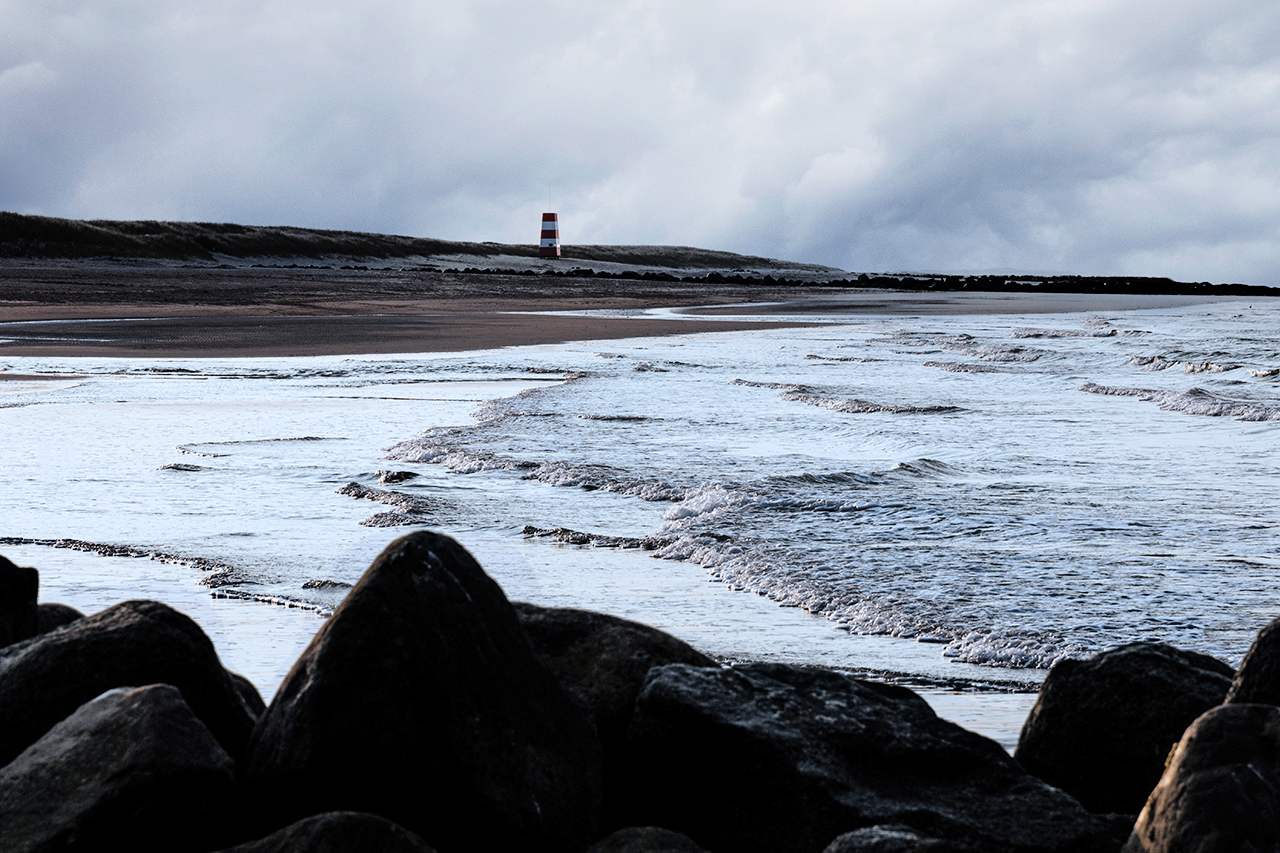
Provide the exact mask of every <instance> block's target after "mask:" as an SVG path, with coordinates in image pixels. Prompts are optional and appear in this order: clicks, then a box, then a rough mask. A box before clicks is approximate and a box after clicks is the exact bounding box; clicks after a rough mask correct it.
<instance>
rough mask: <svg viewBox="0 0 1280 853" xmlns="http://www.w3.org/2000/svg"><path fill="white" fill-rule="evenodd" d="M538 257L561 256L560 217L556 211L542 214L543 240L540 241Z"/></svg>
mask: <svg viewBox="0 0 1280 853" xmlns="http://www.w3.org/2000/svg"><path fill="white" fill-rule="evenodd" d="M538 257H540V258H558V257H560V219H559V217H558V216H556V214H554V213H544V214H542V241H541V242H539V243H538Z"/></svg>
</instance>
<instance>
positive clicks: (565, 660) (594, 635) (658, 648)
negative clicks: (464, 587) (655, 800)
mask: <svg viewBox="0 0 1280 853" xmlns="http://www.w3.org/2000/svg"><path fill="white" fill-rule="evenodd" d="M513 604H514V606H515V608H516V615H518V616H519V617H520V624H521V625H522V626H523V627H524V630H525V632H526V633H527V634H528V635H529V639H530V640H531V641H532V642H533V648H534V651H535V652H536V653H537V655H538V660H540V661H542V663H543V665H544V666H546V668H547V669H548V670H550V671H551V673H552V675H554V676H555V677H556V678H557V679H558V680H559V681H560V686H561V687H563V688H564V690H565V692H566V693H568V694H569V698H571V699H573V700H574V701H575V702H577V703H578V704H579V705H580V706H581V707H582V708H583V709H584V710H585V711H586V712H587V714H588V715H589V716H590V717H591V721H592V722H593V723H595V726H596V731H597V732H598V733H599V734H600V743H601V745H602V746H603V747H604V790H605V806H604V809H605V816H604V824H605V826H606V827H616V826H621V825H622V824H621V823H620V822H619V820H620V818H619V817H618V816H617V815H616V812H617V810H618V809H617V807H616V804H615V803H614V799H615V792H617V791H619V790H620V782H621V781H622V780H621V779H620V778H619V777H620V776H621V775H622V774H624V773H625V772H626V771H625V753H626V742H627V728H628V727H629V726H630V725H631V714H632V712H633V711H634V710H635V706H636V696H638V695H639V694H640V688H641V687H643V686H644V679H645V676H647V675H648V674H649V670H650V669H652V668H653V667H655V666H663V665H665V664H669V663H687V664H689V665H691V666H711V667H715V666H719V664H717V663H716V662H715V661H713V660H712V659H711V658H709V657H707V656H706V655H704V654H702V653H701V652H699V651H697V650H696V649H694V648H693V647H692V646H690V645H689V644H688V643H685V642H684V641H683V640H677V639H676V638H675V637H673V636H671V635H670V634H667V633H665V632H663V631H659V630H658V629H657V628H651V627H649V626H648V625H642V624H640V623H639V622H631V621H629V620H627V619H620V618H618V617H617V616H609V615H606V614H604V613H595V612H592V611H590V610H575V609H573V608H568V607H539V606H537V605H534V604H527V603H525V602H520V601H517V602H513Z"/></svg>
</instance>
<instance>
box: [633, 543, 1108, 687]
mask: <svg viewBox="0 0 1280 853" xmlns="http://www.w3.org/2000/svg"><path fill="white" fill-rule="evenodd" d="M655 556H656V557H659V558H660V559H666V560H675V561H679V562H685V563H693V564H697V565H700V566H701V567H703V568H704V569H705V570H706V571H707V573H708V574H709V575H711V576H712V577H714V578H715V579H717V580H719V581H721V582H722V583H724V584H725V585H726V586H728V587H729V588H730V589H734V590H739V591H747V592H755V593H757V594H759V595H764V596H766V597H768V598H769V599H771V600H773V601H775V602H776V603H778V604H780V605H782V606H785V607H798V608H800V609H803V610H805V611H807V612H809V613H811V614H813V615H815V616H822V617H825V618H827V619H829V620H831V621H833V622H835V623H836V624H837V625H838V626H839V627H840V628H841V629H843V630H846V631H849V632H850V633H853V634H865V635H879V636H891V637H899V638H903V639H914V640H917V641H918V642H928V643H939V644H945V645H946V648H945V649H944V650H943V655H944V656H946V657H948V658H951V659H953V660H956V661H960V662H964V663H972V664H978V665H982V666H988V667H1004V668H1020V669H1021V668H1031V669H1047V668H1049V667H1051V666H1053V664H1055V663H1057V662H1058V661H1060V660H1063V659H1066V658H1071V657H1083V656H1086V655H1088V654H1091V653H1093V652H1095V651H1097V650H1096V649H1093V648H1089V647H1086V646H1085V645H1083V644H1081V643H1077V642H1071V641H1068V640H1065V639H1062V638H1058V637H1054V636H1050V635H1044V634H1039V633H1036V632H1032V631H1025V630H1017V629H1011V628H986V629H957V628H952V627H948V626H946V625H942V624H939V623H938V622H937V620H936V618H935V617H933V616H931V615H930V614H928V613H927V612H925V613H920V612H912V610H911V609H910V608H907V609H904V608H903V607H902V606H900V605H899V603H897V602H895V601H893V600H889V599H883V598H879V597H877V596H872V595H867V594H865V593H863V592H862V591H860V590H858V589H855V588H851V587H849V586H848V585H846V586H845V587H844V588H842V589H839V590H832V589H827V588H823V587H822V586H821V585H818V584H814V583H809V582H807V580H806V578H807V576H808V575H810V573H811V572H812V571H813V570H814V567H807V566H803V565H796V564H795V562H794V561H791V560H788V559H787V558H786V557H785V556H783V555H781V554H771V553H769V552H767V551H766V550H764V549H762V548H759V547H756V546H754V545H752V544H751V543H744V542H740V541H734V540H732V539H729V538H728V537H717V536H713V535H708V534H705V533H703V534H692V535H682V536H677V537H675V538H674V539H673V540H672V541H671V542H670V543H669V544H667V545H665V546H663V547H661V548H659V549H658V550H657V552H656V553H655Z"/></svg>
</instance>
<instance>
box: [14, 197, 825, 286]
mask: <svg viewBox="0 0 1280 853" xmlns="http://www.w3.org/2000/svg"><path fill="white" fill-rule="evenodd" d="M537 254H538V247H537V246H536V245H534V244H533V243H530V244H528V245H521V244H506V243H460V242H454V241H450V240H433V239H430V238H423V237H401V236H395V235H390V234H366V233H362V232H358V231H324V230H319V229H313V228H293V227H290V226H281V225H273V226H257V225H235V224H231V223H213V222H154V221H149V220H148V221H134V222H130V221H115V220H101V219H97V220H88V221H85V220H77V219H55V218H52V217H47V216H27V215H24V214H18V213H6V212H0V258H33V259H34V258H102V257H120V258H153V259H158V260H175V261H184V260H186V261H214V260H217V259H218V258H237V259H248V258H289V259H295V260H321V259H331V258H335V257H339V258H349V259H352V260H360V259H382V260H385V259H389V258H412V257H427V258H429V257H433V256H439V255H471V256H476V257H481V258H490V257H493V256H495V255H514V256H517V257H537ZM563 256H564V257H565V258H567V259H570V260H573V259H577V260H583V261H610V262H613V263H620V264H629V265H632V266H662V267H693V268H720V269H724V268H734V267H750V268H752V269H766V268H776V269H812V270H815V271H818V270H825V269H827V268H825V267H819V266H814V265H807V264H789V263H785V262H780V261H774V260H770V259H767V258H756V257H747V256H744V255H736V254H733V253H731V252H715V251H710V250H706V249H694V248H689V247H684V246H566V247H564V248H563ZM832 272H836V271H835V270H832Z"/></svg>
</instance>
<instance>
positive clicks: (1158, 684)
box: [1014, 643, 1233, 815]
mask: <svg viewBox="0 0 1280 853" xmlns="http://www.w3.org/2000/svg"><path fill="white" fill-rule="evenodd" d="M1232 674H1233V670H1232V669H1231V667H1229V666H1228V665H1227V664H1225V663H1222V662H1221V661H1219V660H1215V659H1214V658H1211V657H1209V656H1207V655H1202V654H1198V653H1196V652H1186V651H1182V650H1180V649H1175V648H1173V647H1172V646H1166V645H1163V644H1161V643H1133V644H1131V645H1127V646H1121V647H1120V648H1118V649H1112V650H1110V651H1106V652H1102V653H1101V654H1099V655H1097V656H1095V657H1093V658H1091V659H1089V660H1065V661H1061V662H1059V663H1057V664H1055V665H1054V667H1053V669H1051V670H1050V671H1049V675H1048V677H1046V678H1045V680H1044V685H1043V686H1042V687H1041V688H1040V696H1039V697H1038V698H1037V699H1036V704H1035V707H1033V708H1032V709H1031V713H1030V715H1029V716H1028V717H1027V721H1026V723H1025V724H1023V727H1022V735H1021V737H1019V739H1018V748H1017V751H1016V752H1015V753H1014V757H1015V758H1016V759H1017V760H1018V762H1019V763H1020V764H1021V765H1022V766H1023V767H1025V768H1026V769H1027V770H1028V771H1029V772H1031V773H1034V774H1035V775H1036V776H1039V777H1040V778H1041V779H1044V780H1045V781H1046V782H1048V783H1050V784H1051V785H1056V786H1057V787H1059V788H1061V789H1062V790H1064V791H1066V792H1067V793H1069V794H1071V795H1072V796H1074V797H1075V798H1076V799H1078V800H1080V802H1081V803H1083V804H1084V806H1085V807H1086V808H1088V809H1090V810H1092V811H1095V812H1123V813H1127V814H1135V815H1136V814H1137V813H1138V811H1139V810H1140V809H1141V808H1142V804H1143V803H1145V802H1146V800H1147V795H1148V794H1149V793H1151V789H1152V788H1154V787H1155V784H1156V782H1158V781H1159V780H1160V774H1161V772H1163V770H1164V763H1165V759H1166V758H1167V757H1168V755H1169V750H1171V749H1172V748H1173V745H1174V744H1175V743H1177V742H1178V738H1180V737H1182V732H1183V731H1184V730H1185V729H1186V728H1187V726H1189V725H1190V724H1191V722H1192V721H1193V720H1195V718H1196V717H1198V716H1200V715H1201V714H1203V713H1204V712H1205V711H1207V710H1208V709H1210V708H1212V707H1214V706H1215V705H1218V704H1220V703H1221V702H1222V700H1223V698H1224V697H1225V696H1226V695H1227V690H1228V689H1229V688H1230V687H1231V676H1232Z"/></svg>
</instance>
